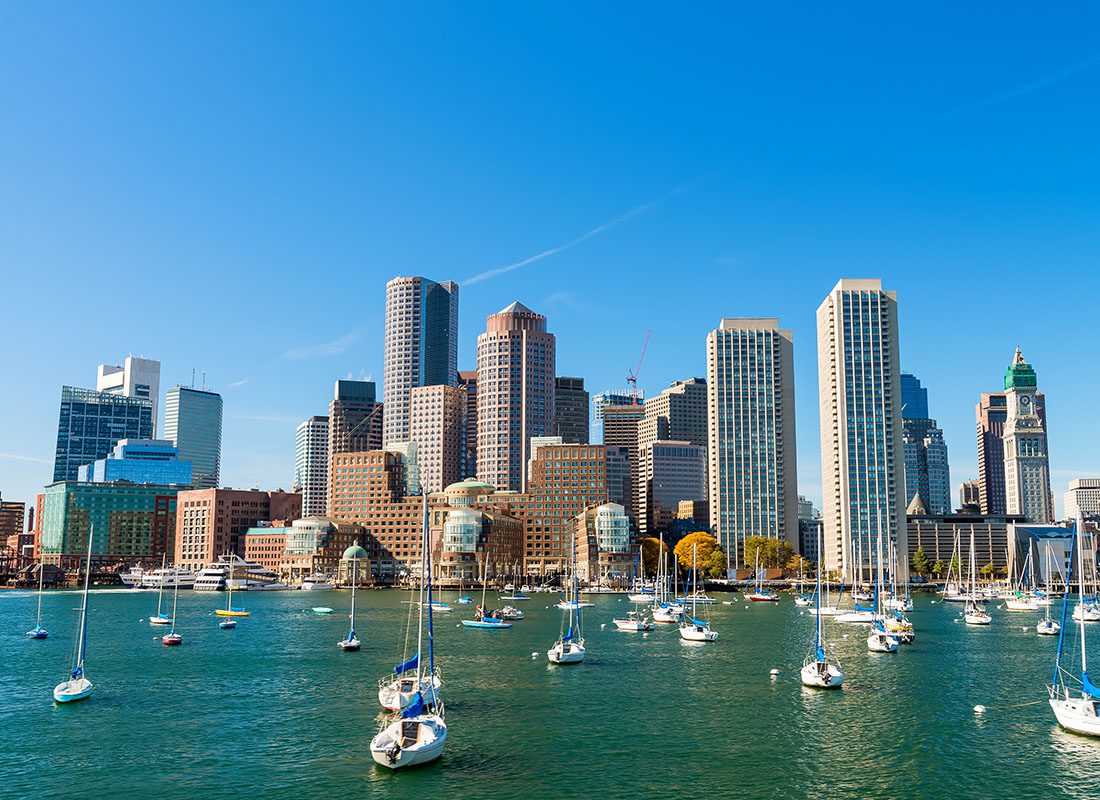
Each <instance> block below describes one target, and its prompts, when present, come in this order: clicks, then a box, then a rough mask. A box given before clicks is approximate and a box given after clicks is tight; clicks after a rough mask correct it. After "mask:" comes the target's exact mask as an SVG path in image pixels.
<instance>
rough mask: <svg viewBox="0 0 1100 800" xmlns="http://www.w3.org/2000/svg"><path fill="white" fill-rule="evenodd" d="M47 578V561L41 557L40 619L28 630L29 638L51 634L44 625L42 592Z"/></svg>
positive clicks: (42, 637)
mask: <svg viewBox="0 0 1100 800" xmlns="http://www.w3.org/2000/svg"><path fill="white" fill-rule="evenodd" d="M45 580H46V562H45V560H44V559H42V558H41V557H39V559H38V621H37V622H35V623H34V628H33V629H32V630H29V631H27V638H28V639H45V638H46V637H47V636H49V635H50V634H49V631H47V630H46V629H45V628H43V627H42V592H43V590H44V588H45Z"/></svg>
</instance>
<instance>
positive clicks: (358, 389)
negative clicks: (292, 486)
mask: <svg viewBox="0 0 1100 800" xmlns="http://www.w3.org/2000/svg"><path fill="white" fill-rule="evenodd" d="M381 447H382V404H381V403H379V402H376V401H375V392H374V383H373V382H372V381H336V389H335V393H334V396H333V400H332V402H331V403H330V404H329V407H328V457H329V460H330V462H331V460H332V458H333V457H334V456H335V455H336V454H337V453H359V452H364V451H367V450H379V449H381ZM331 475H332V473H331V471H330V473H329V485H328V498H329V499H328V504H327V506H328V516H330V517H331V516H332V515H333V512H332V477H331Z"/></svg>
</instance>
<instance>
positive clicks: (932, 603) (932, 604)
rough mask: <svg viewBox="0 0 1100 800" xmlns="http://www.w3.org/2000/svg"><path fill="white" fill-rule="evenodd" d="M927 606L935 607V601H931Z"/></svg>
mask: <svg viewBox="0 0 1100 800" xmlns="http://www.w3.org/2000/svg"><path fill="white" fill-rule="evenodd" d="M928 605H930V606H934V605H936V601H935V600H933V601H931V602H930V603H929V604H928Z"/></svg>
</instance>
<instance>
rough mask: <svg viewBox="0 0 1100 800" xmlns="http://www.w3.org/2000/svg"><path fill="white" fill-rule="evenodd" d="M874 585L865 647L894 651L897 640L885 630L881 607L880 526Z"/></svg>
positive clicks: (883, 651) (876, 538) (880, 651)
mask: <svg viewBox="0 0 1100 800" xmlns="http://www.w3.org/2000/svg"><path fill="white" fill-rule="evenodd" d="M874 579H875V585H874V589H873V592H872V595H871V599H872V609H873V610H872V612H871V613H872V614H873V620H872V622H871V632H870V633H868V634H867V649H868V650H870V651H871V652H872V653H896V652H897V651H898V640H897V639H896V638H895V637H893V636H891V635H890V634H889V633H887V631H886V624H885V615H884V614H883V608H882V528H881V526H880V527H879V529H878V536H876V537H875V575H874Z"/></svg>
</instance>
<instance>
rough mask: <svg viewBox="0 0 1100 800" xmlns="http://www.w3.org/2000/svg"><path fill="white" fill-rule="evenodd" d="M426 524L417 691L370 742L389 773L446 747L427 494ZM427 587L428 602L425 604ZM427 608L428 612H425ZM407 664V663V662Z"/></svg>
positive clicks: (373, 754)
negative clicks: (423, 654)
mask: <svg viewBox="0 0 1100 800" xmlns="http://www.w3.org/2000/svg"><path fill="white" fill-rule="evenodd" d="M423 507H424V511H423V513H424V524H423V528H424V529H423V532H422V534H421V537H422V538H421V545H420V553H421V556H420V568H421V574H422V575H426V580H421V582H420V601H421V602H420V605H419V607H418V608H417V613H418V615H419V617H418V622H417V631H416V656H415V657H414V659H413V661H415V664H409V665H408V669H411V670H415V673H414V677H413V681H414V686H416V687H418V690H417V691H416V693H415V695H414V696H413V697H412V698H411V701H410V702H409V703H408V704H407V705H405V706H402V708H401V710H400V711H399V712H398V713H397V714H395V715H394V718H393V719H392V720H391V721H389V722H387V723H386V724H385V725H383V727H382V730H380V731H379V732H378V735H377V736H375V737H374V738H373V739H371V743H370V754H371V757H372V758H373V759H374V761H375V763H377V764H381V765H382V766H383V767H388V768H389V769H401V768H403V767H412V766H416V765H418V764H426V763H428V762H429V761H435V760H436V759H437V758H439V757H440V756H441V755H443V748H444V746H445V745H446V743H447V722H446V716H445V710H444V707H443V700H442V698H441V697H440V696H439V687H438V685H437V684H436V681H435V680H434V679H433V678H434V677H435V676H436V671H435V635H434V631H433V629H432V565H431V536H430V535H429V533H428V495H427V493H426V492H425V494H424V506H423ZM425 584H427V599H426V601H425ZM425 606H426V608H425ZM425 613H426V614H427V618H428V619H427V622H428V625H427V638H428V642H427V643H428V669H427V670H426V671H425V670H424V668H423V665H422V664H421V659H420V653H421V652H422V648H423V644H424V634H425V629H424V616H425ZM407 663H408V662H407Z"/></svg>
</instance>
